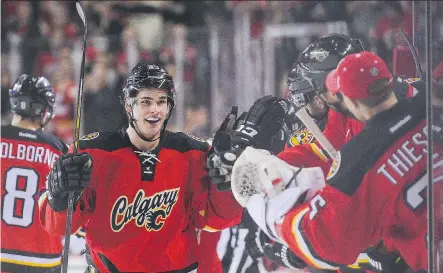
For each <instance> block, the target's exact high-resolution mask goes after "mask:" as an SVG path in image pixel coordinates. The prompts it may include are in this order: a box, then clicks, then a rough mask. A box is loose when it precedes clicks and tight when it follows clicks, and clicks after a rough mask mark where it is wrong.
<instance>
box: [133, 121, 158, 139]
mask: <svg viewBox="0 0 443 273" xmlns="http://www.w3.org/2000/svg"><path fill="white" fill-rule="evenodd" d="M135 121H136V119H135V118H133V117H130V121H129V125H130V126H131V127H132V128H133V129H134V131H135V133H136V134H137V135H138V137H139V138H141V139H143V140H144V141H146V142H154V141H156V140H158V139H159V138H160V137H161V135H162V134H163V131H164V127H165V126H163V128H162V132H161V133H160V136H158V137H157V138H154V137H151V138H147V137H145V136H144V135H143V134H142V133H141V132H140V129H139V128H138V126H137V124H135Z"/></svg>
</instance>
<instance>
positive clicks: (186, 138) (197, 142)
mask: <svg viewBox="0 0 443 273" xmlns="http://www.w3.org/2000/svg"><path fill="white" fill-rule="evenodd" d="M165 134H166V136H165V140H164V141H163V143H162V147H164V148H169V149H173V150H176V151H179V152H182V153H185V152H188V151H192V150H196V151H202V152H207V151H208V150H209V144H208V142H206V140H204V139H201V138H198V137H196V136H191V135H188V134H185V133H182V132H177V133H175V132H171V131H165Z"/></svg>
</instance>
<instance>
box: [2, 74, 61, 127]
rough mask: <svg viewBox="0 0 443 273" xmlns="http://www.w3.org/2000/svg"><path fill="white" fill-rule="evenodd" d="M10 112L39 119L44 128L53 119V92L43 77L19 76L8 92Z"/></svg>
mask: <svg viewBox="0 0 443 273" xmlns="http://www.w3.org/2000/svg"><path fill="white" fill-rule="evenodd" d="M9 98H10V103H11V110H12V112H13V113H15V114H17V115H20V116H22V117H26V118H41V121H40V125H41V126H42V127H44V126H45V125H46V124H47V123H48V122H49V121H50V120H51V119H52V118H53V117H54V103H55V92H54V89H53V88H52V86H51V84H50V83H49V81H48V80H47V79H46V78H45V77H33V76H30V75H28V74H23V75H21V76H20V77H19V78H18V79H17V80H16V81H15V83H14V85H13V87H12V88H11V89H10V90H9Z"/></svg>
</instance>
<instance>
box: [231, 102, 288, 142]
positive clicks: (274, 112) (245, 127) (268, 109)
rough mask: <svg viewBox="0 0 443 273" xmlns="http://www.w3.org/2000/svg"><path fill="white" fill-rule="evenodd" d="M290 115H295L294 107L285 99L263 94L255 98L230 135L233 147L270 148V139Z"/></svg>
mask: <svg viewBox="0 0 443 273" xmlns="http://www.w3.org/2000/svg"><path fill="white" fill-rule="evenodd" d="M291 115H293V116H294V117H295V109H294V107H293V106H292V104H291V103H290V102H289V101H287V100H285V99H279V98H276V97H273V96H265V97H263V98H260V99H258V100H256V101H255V102H254V105H252V107H251V108H250V109H249V111H248V113H247V114H246V116H245V118H244V122H242V124H240V125H239V126H238V128H237V129H236V131H235V133H234V135H233V137H232V146H233V148H234V149H237V150H243V149H245V148H246V147H247V146H252V147H254V148H259V149H265V150H272V141H270V140H271V139H272V138H273V137H274V136H275V135H276V134H277V133H278V132H279V131H280V130H281V129H282V128H283V125H284V123H285V119H287V118H289V117H290V116H291ZM283 142H284V141H283Z"/></svg>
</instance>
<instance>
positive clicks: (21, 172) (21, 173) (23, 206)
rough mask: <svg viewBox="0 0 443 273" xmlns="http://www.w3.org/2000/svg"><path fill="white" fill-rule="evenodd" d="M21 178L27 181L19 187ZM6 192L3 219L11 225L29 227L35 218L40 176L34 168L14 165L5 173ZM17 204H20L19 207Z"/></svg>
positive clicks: (3, 203)
mask: <svg viewBox="0 0 443 273" xmlns="http://www.w3.org/2000/svg"><path fill="white" fill-rule="evenodd" d="M20 178H21V179H23V180H24V181H25V183H24V184H25V185H24V187H23V189H21V188H19V186H20V185H19V181H20ZM4 181H5V184H4V189H5V194H4V195H3V197H2V199H3V202H2V220H3V221H4V222H5V223H6V224H7V225H11V226H19V227H29V226H30V225H31V224H32V222H33V219H34V208H35V203H36V201H35V199H34V195H35V194H36V193H37V190H38V181H39V176H38V174H37V172H36V171H35V170H33V169H25V168H17V167H13V168H10V169H9V170H7V171H6V173H5V180H4ZM17 206H20V207H19V208H17Z"/></svg>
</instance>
